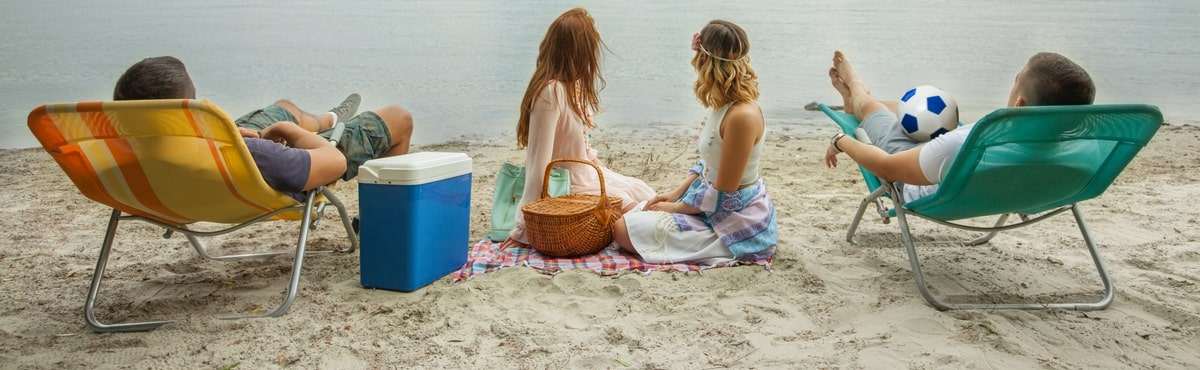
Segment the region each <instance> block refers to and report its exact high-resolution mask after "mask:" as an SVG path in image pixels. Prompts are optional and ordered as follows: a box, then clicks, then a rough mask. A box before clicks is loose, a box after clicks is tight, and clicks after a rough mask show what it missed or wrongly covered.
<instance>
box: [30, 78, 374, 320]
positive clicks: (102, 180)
mask: <svg viewBox="0 0 1200 370" xmlns="http://www.w3.org/2000/svg"><path fill="white" fill-rule="evenodd" d="M29 129H30V130H31V131H33V135H34V136H35V137H37V139H38V141H39V142H41V144H42V147H43V148H45V149H46V152H48V153H50V156H51V157H53V158H54V161H55V162H58V165H59V166H60V167H62V169H63V171H64V172H66V174H67V177H69V178H70V179H71V181H72V182H73V183H75V186H76V187H78V188H79V191H80V192H81V193H83V195H84V196H86V197H88V198H90V199H92V200H94V201H96V202H99V203H102V204H104V205H106V206H109V207H112V208H113V211H112V215H111V216H110V217H109V221H108V228H107V231H106V232H105V234H104V242H103V244H102V246H101V248H100V257H99V259H98V260H97V261H96V269H95V272H94V273H93V275H92V282H91V288H90V289H89V290H88V295H87V301H86V303H85V305H84V317H85V320H86V321H87V324H88V325H89V326H90V327H91V328H92V329H93V330H95V331H97V332H113V331H144V330H153V329H155V328H158V327H159V326H162V325H163V324H166V323H169V322H171V321H147V322H133V323H120V324H105V323H101V322H100V321H98V320H97V319H96V315H95V303H96V294H97V293H98V292H99V290H100V280H101V278H102V276H103V275H104V267H105V264H106V263H107V262H108V256H109V252H111V250H112V244H113V237H114V236H115V234H116V232H117V224H118V223H119V222H120V221H122V220H136V221H143V222H147V223H150V224H154V225H158V226H161V227H163V228H165V229H166V230H167V231H166V234H164V237H165V238H169V237H170V236H171V234H172V233H174V232H179V233H181V234H183V235H184V236H185V237H187V240H188V242H189V243H190V244H191V245H192V247H193V248H195V249H196V252H198V253H199V254H200V255H201V256H203V257H205V258H209V259H214V260H233V259H241V258H253V257H264V256H273V255H278V254H284V253H287V252H262V253H249V254H236V255H223V256H213V255H210V254H209V253H208V252H207V250H206V248H205V246H204V244H203V243H202V242H201V241H200V239H199V238H198V237H208V236H216V235H221V234H225V233H229V232H232V231H235V230H238V229H241V228H243V227H245V226H248V225H250V224H253V223H257V222H260V221H268V220H272V219H291V220H295V219H299V220H300V238H299V241H298V242H297V243H296V251H295V258H294V261H293V263H292V274H291V280H290V282H289V284H288V287H287V294H286V297H285V298H284V301H283V303H282V304H281V305H280V306H278V307H276V308H275V309H273V310H271V311H269V312H267V313H265V314H261V315H240V316H234V317H229V318H239V317H278V316H282V315H284V314H286V313H287V310H288V307H290V306H291V304H292V302H294V301H295V299H296V293H297V291H298V288H299V283H300V270H301V265H302V263H303V261H304V255H305V249H304V248H305V244H306V242H307V239H308V231H309V229H310V228H313V227H314V224H315V222H316V219H319V217H317V218H316V219H314V215H313V213H314V211H316V213H318V215H319V214H320V213H321V210H323V209H324V207H325V206H326V205H327V204H332V205H333V206H334V207H336V208H337V210H338V213H339V214H340V216H341V219H342V224H343V226H344V227H345V228H346V232H347V234H349V238H350V247H349V248H348V249H346V250H345V252H353V251H354V250H355V249H356V248H357V247H358V240H357V237H356V235H355V234H354V232H353V231H352V229H351V225H350V220H349V217H348V215H347V213H346V208H345V206H343V205H342V202H341V201H340V200H338V198H337V197H336V196H334V194H333V193H332V192H330V191H329V190H328V189H326V188H325V187H320V188H317V189H314V190H312V191H309V192H307V193H306V194H305V196H306V200H305V201H304V202H303V203H301V202H297V201H296V200H295V199H293V198H291V197H289V196H287V195H285V194H283V193H280V192H277V191H275V190H274V189H272V188H271V187H270V186H268V185H267V183H266V181H264V180H263V178H262V175H261V174H260V173H259V172H258V168H257V167H256V166H255V165H254V160H253V158H251V157H250V152H249V151H248V150H247V149H246V143H245V142H244V141H243V140H242V138H241V136H240V135H239V133H238V130H237V127H236V126H235V125H234V123H233V121H232V120H230V119H229V116H228V115H226V114H225V112H224V111H222V110H221V109H220V108H218V107H217V106H216V105H215V104H213V103H212V102H209V101H207V100H147V101H122V102H81V103H71V104H50V105H44V106H40V107H37V108H36V109H34V110H33V112H31V113H30V114H29ZM340 129H341V127H340V125H339V126H338V127H336V128H335V130H340ZM339 136H340V135H333V136H331V137H335V138H336V137H339ZM196 222H212V223H219V224H225V225H226V227H224V228H221V229H217V230H210V231H204V230H197V229H194V228H192V227H194V225H192V224H194V223H196ZM189 225H191V226H189ZM229 225H232V226H229Z"/></svg>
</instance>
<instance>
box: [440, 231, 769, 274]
mask: <svg viewBox="0 0 1200 370" xmlns="http://www.w3.org/2000/svg"><path fill="white" fill-rule="evenodd" d="M773 259H774V256H768V257H758V258H755V259H752V260H748V261H734V262H730V263H726V264H720V265H700V264H694V263H672V264H655V263H646V262H642V260H641V259H639V258H637V257H634V256H630V255H628V254H625V253H623V252H621V249H620V248H618V247H617V246H615V245H613V246H609V247H608V248H605V249H604V250H602V251H600V252H599V253H596V254H593V255H588V256H582V257H577V258H554V257H548V256H544V255H542V254H541V253H538V252H537V251H535V250H533V248H529V247H527V246H525V245H523V244H521V243H517V242H514V241H511V240H510V241H505V242H502V243H493V242H491V241H489V240H481V241H479V242H478V243H475V245H473V246H471V251H470V252H468V254H467V263H466V264H464V265H463V267H462V269H460V270H458V272H455V273H454V281H455V282H458V281H463V280H466V279H469V278H471V277H472V276H475V275H479V274H483V273H487V272H492V271H496V270H499V269H502V268H506V267H513V266H525V267H530V268H533V269H534V270H537V271H539V272H542V273H546V274H555V273H558V272H559V271H563V270H589V271H592V272H595V273H597V274H600V275H604V276H609V275H617V274H619V273H621V272H624V271H637V272H641V273H644V274H649V273H651V272H654V271H677V272H690V271H701V270H705V269H710V268H714V267H728V266H739V265H757V266H763V267H764V268H766V269H770V268H771V261H772V260H773Z"/></svg>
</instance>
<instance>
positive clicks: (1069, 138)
mask: <svg viewBox="0 0 1200 370" xmlns="http://www.w3.org/2000/svg"><path fill="white" fill-rule="evenodd" d="M1162 122H1163V120H1162V114H1161V113H1160V112H1159V110H1158V108H1156V107H1153V106H1149V105H1078V106H1049V107H1022V108H1008V109H1000V110H996V111H995V112H992V113H991V114H988V115H987V116H985V117H983V118H982V119H980V120H979V122H977V123H976V124H975V127H974V128H973V129H972V130H971V134H970V135H969V136H967V140H966V142H965V143H963V148H962V150H961V151H960V152H959V153H958V156H957V157H955V160H954V164H953V165H951V167H950V171H949V172H948V173H947V174H946V177H945V178H944V179H942V182H941V185H940V186H939V188H938V192H937V193H935V194H934V195H931V196H929V197H925V198H922V199H917V200H915V201H912V202H909V203H907V204H905V208H906V209H909V210H911V211H913V212H916V213H919V214H921V215H923V216H925V217H931V218H935V219H940V220H946V221H949V220H958V219H964V218H971V217H979V216H988V215H996V214H1003V213H1023V214H1035V213H1039V212H1043V211H1047V210H1050V209H1054V208H1058V207H1062V206H1066V205H1070V204H1075V203H1079V202H1082V201H1085V200H1088V199H1092V198H1095V197H1097V196H1099V195H1100V194H1102V193H1104V191H1105V190H1106V189H1108V187H1109V185H1111V184H1112V182H1113V180H1115V179H1116V177H1117V175H1119V174H1120V173H1121V171H1122V170H1124V169H1125V166H1127V165H1128V164H1129V162H1130V161H1132V160H1133V157H1134V156H1135V155H1137V153H1138V151H1140V150H1141V149H1142V148H1143V147H1145V145H1146V143H1148V142H1149V141H1150V138H1151V137H1153V136H1154V134H1155V133H1156V132H1157V131H1158V128H1159V127H1160V126H1161V125H1162Z"/></svg>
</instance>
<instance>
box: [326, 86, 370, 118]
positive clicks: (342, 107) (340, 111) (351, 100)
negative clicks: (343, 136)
mask: <svg viewBox="0 0 1200 370" xmlns="http://www.w3.org/2000/svg"><path fill="white" fill-rule="evenodd" d="M359 103H362V97H361V96H358V93H354V94H350V96H347V97H346V99H345V100H342V104H338V106H336V107H333V108H332V109H330V110H329V111H330V112H333V114H336V115H337V120H338V122H345V121H346V120H348V119H350V117H354V114H355V113H358V104H359Z"/></svg>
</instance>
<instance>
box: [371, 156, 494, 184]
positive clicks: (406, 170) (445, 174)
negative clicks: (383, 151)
mask: <svg viewBox="0 0 1200 370" xmlns="http://www.w3.org/2000/svg"><path fill="white" fill-rule="evenodd" d="M468 173H471V157H470V156H468V155H467V154H466V153H443V152H421V153H409V154H405V155H398V156H394V157H385V158H377V159H372V160H369V161H367V163H363V165H362V166H359V167H358V182H360V183H367V184H390V185H420V184H427V183H431V182H434V181H439V180H445V179H448V178H451V177H456V176H461V175H465V174H468Z"/></svg>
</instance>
